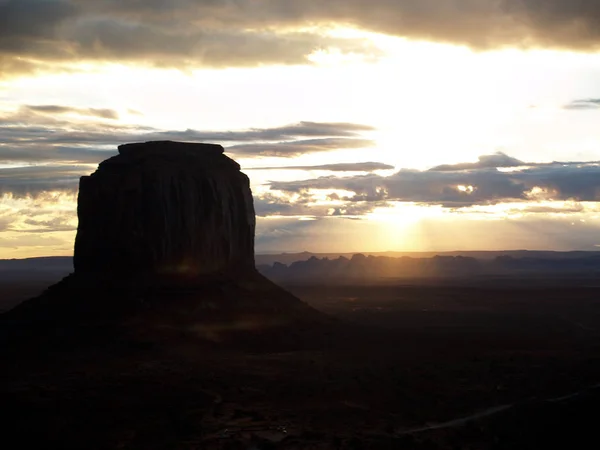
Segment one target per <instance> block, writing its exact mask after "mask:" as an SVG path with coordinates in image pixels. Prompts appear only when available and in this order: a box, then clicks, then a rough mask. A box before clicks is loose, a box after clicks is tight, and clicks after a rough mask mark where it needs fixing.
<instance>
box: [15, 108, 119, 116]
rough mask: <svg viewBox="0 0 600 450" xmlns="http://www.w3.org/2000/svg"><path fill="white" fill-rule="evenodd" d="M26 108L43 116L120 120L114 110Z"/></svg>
mask: <svg viewBox="0 0 600 450" xmlns="http://www.w3.org/2000/svg"><path fill="white" fill-rule="evenodd" d="M24 108H25V109H26V110H29V111H31V112H34V113H41V114H78V115H81V116H93V117H100V118H102V119H118V118H119V113H118V112H117V111H115V110H114V109H104V108H74V107H71V106H61V105H25V106H24Z"/></svg>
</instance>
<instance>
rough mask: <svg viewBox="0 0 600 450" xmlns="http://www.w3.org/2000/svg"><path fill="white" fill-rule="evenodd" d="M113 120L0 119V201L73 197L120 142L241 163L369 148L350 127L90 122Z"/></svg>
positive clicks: (67, 116)
mask: <svg viewBox="0 0 600 450" xmlns="http://www.w3.org/2000/svg"><path fill="white" fill-rule="evenodd" d="M113 113H115V114H116V111H115V110H112V109H98V108H78V107H71V106H63V105H34V106H31V105H27V106H23V107H21V108H18V109H17V110H16V111H13V112H8V113H5V114H3V115H2V114H0V164H1V165H8V166H9V167H5V168H0V195H2V194H13V195H15V196H17V197H26V196H37V195H39V194H40V193H43V192H47V191H64V192H73V191H75V190H76V189H77V185H78V180H79V177H80V176H81V175H85V174H88V173H90V172H91V171H93V170H94V166H95V164H97V163H99V162H100V161H103V160H104V159H107V158H109V157H111V156H113V155H115V154H116V153H117V146H118V145H120V144H123V143H127V142H140V141H151V140H177V141H195V142H215V143H220V144H223V145H224V146H225V147H226V151H227V152H228V153H234V154H235V155H241V156H245V157H249V158H252V157H261V156H265V155H269V156H282V157H289V156H295V155H300V154H308V153H315V152H327V151H333V150H338V149H343V148H362V147H365V146H367V145H372V142H371V141H368V140H366V139H364V138H363V137H362V133H364V132H368V131H371V130H373V128H372V127H370V126H367V125H362V124H354V123H327V122H299V123H295V124H289V125H284V126H278V127H271V128H250V129H245V130H238V131H210V130H207V131H201V130H193V129H188V130H166V131H165V130H159V129H156V128H151V127H145V126H141V125H121V124H118V123H114V122H112V121H110V122H107V121H103V120H98V119H99V118H100V119H103V118H105V117H108V118H110V117H111V116H112V115H113ZM71 114H75V116H74V117H72V116H71ZM282 139H284V141H282ZM10 166H13V167H10ZM14 166H17V167H14ZM0 167H1V166H0Z"/></svg>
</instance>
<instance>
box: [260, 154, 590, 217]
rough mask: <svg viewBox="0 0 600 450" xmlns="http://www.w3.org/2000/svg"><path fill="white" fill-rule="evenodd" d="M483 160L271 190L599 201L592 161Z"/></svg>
mask: <svg viewBox="0 0 600 450" xmlns="http://www.w3.org/2000/svg"><path fill="white" fill-rule="evenodd" d="M482 160H483V161H485V162H484V163H483V164H478V163H475V164H473V165H466V164H458V165H455V166H444V170H427V171H417V170H400V171H399V172H397V173H395V174H393V175H390V176H387V177H384V176H379V175H375V174H369V175H361V176H353V177H335V176H329V177H320V178H315V179H310V180H303V181H278V182H273V183H272V184H271V190H273V191H281V192H284V193H287V194H288V195H290V194H298V193H303V194H304V195H305V196H306V195H308V193H310V191H311V190H314V189H318V190H328V189H329V190H343V191H349V192H351V193H353V195H352V196H348V197H346V198H345V200H347V201H350V202H364V201H368V202H381V201H388V202H414V203H420V204H427V205H443V206H445V207H449V208H456V207H467V206H472V205H485V204H495V203H500V202H509V201H536V200H576V201H599V200H600V165H599V164H598V163H596V162H590V163H579V162H570V163H569V162H567V163H558V162H555V163H550V164H534V163H529V164H527V166H524V167H522V168H521V170H516V171H499V170H497V169H496V168H492V167H488V165H489V164H488V162H489V160H486V159H485V158H484V159H480V161H482ZM503 160H504V158H501V159H500V160H499V161H498V162H502V161H503ZM451 167H453V168H454V169H453V170H450V168H451ZM469 167H470V169H469Z"/></svg>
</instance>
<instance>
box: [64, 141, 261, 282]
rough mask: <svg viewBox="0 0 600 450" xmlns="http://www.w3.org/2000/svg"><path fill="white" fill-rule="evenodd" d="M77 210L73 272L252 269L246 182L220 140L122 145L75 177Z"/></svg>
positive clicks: (252, 226)
mask: <svg viewBox="0 0 600 450" xmlns="http://www.w3.org/2000/svg"><path fill="white" fill-rule="evenodd" d="M77 212H78V216H79V228H78V230H77V238H76V240H75V257H74V266H75V273H76V274H79V273H85V274H93V273H103V274H109V273H114V274H121V275H126V276H128V275H132V274H165V273H167V274H168V273H171V274H173V273H176V274H187V275H192V276H193V275H209V274H213V273H228V274H237V273H241V272H244V271H248V270H254V231H255V216H254V206H253V201H252V193H251V191H250V183H249V179H248V177H247V176H246V175H245V174H243V173H242V172H240V166H239V165H238V164H237V163H236V162H235V161H233V160H232V159H230V158H228V157H227V156H225V155H224V154H223V147H221V146H220V145H212V144H195V143H182V142H170V141H159V142H146V143H136V144H126V145H122V146H120V147H119V154H118V155H117V156H114V157H112V158H110V159H108V160H106V161H104V162H102V163H101V164H100V165H99V167H98V170H97V171H96V172H94V173H93V174H92V175H90V176H87V177H82V178H81V181H80V188H79V199H78V211H77Z"/></svg>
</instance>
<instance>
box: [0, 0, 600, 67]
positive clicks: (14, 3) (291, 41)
mask: <svg viewBox="0 0 600 450" xmlns="http://www.w3.org/2000/svg"><path fill="white" fill-rule="evenodd" d="M332 24H334V25H335V24H337V25H349V26H353V27H358V28H362V29H365V30H368V31H374V32H379V33H387V34H391V35H395V36H402V37H407V38H411V39H424V40H430V41H440V42H451V43H456V44H464V45H469V46H471V47H474V48H478V49H489V48H496V47H504V46H518V47H544V48H559V49H575V50H584V51H595V50H598V49H599V48H600V2H598V1H597V0H579V1H573V0H372V1H370V2H365V1H364V0H327V1H326V2H324V1H321V0H319V1H317V0H303V1H297V2H293V1H286V0H237V1H235V2H234V1H227V0H179V1H166V0H164V1H162V0H161V1H159V0H151V1H139V0H119V1H101V2H99V1H97V0H71V1H67V0H3V1H0V64H2V66H0V68H1V69H2V73H3V74H4V75H6V74H8V73H9V71H15V70H35V69H36V68H39V66H38V64H37V63H38V62H40V61H41V62H43V61H63V62H65V61H67V62H70V61H82V60H88V61H90V60H101V61H124V62H131V61H133V62H139V63H148V64H153V65H160V66H170V67H182V68H183V67H197V66H212V67H226V66H256V65H260V64H304V63H307V62H308V60H307V55H308V54H310V53H311V52H313V51H315V50H319V49H323V48H337V49H339V50H341V51H342V52H346V53H358V54H362V55H366V56H368V57H372V56H373V55H376V54H377V50H376V49H374V48H372V47H371V46H369V45H367V44H365V43H364V42H363V41H360V40H357V39H350V38H348V39H344V38H335V37H331V36H329V37H328V36H325V35H322V34H319V33H317V32H307V31H299V29H301V28H304V29H307V28H308V27H311V26H313V25H317V26H319V25H320V26H330V25H332Z"/></svg>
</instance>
